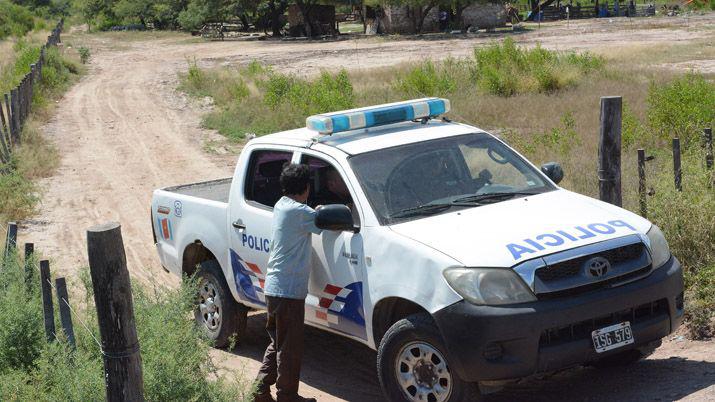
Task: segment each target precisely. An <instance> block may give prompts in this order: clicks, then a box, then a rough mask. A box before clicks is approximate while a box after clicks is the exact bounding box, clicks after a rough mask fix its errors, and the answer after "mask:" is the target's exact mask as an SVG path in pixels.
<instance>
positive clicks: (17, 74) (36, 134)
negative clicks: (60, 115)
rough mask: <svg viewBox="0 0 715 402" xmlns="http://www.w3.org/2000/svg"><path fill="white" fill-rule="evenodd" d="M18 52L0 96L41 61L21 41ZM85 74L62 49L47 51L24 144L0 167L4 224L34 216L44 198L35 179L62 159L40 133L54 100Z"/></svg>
mask: <svg viewBox="0 0 715 402" xmlns="http://www.w3.org/2000/svg"><path fill="white" fill-rule="evenodd" d="M15 53H16V58H15V62H14V64H13V65H12V66H10V67H8V68H6V69H4V70H3V72H2V74H0V75H1V76H2V77H3V80H0V93H5V92H9V89H10V88H11V87H14V86H16V85H17V83H19V82H20V80H21V78H22V77H23V76H24V75H25V74H27V72H29V71H30V65H31V64H32V63H35V62H36V61H37V60H38V58H39V55H40V48H39V46H32V45H30V44H28V43H27V42H24V41H18V42H17V44H16V45H15ZM82 71H83V70H82V69H81V67H80V64H79V63H78V62H77V61H76V60H73V59H72V58H71V56H69V55H67V54H63V53H61V52H60V50H59V49H57V48H55V47H52V48H48V49H47V50H46V53H45V66H44V67H43V70H42V79H41V80H40V82H39V84H38V85H37V86H36V87H35V91H34V93H33V100H32V102H33V106H32V107H33V109H32V115H31V116H30V118H29V119H28V120H27V121H26V122H25V125H24V127H23V131H22V133H21V139H22V141H21V145H20V146H19V147H15V149H14V152H13V159H12V160H11V161H10V163H8V164H5V165H0V171H1V172H3V173H0V195H1V196H2V199H3V202H2V203H0V219H2V221H7V220H21V219H25V218H27V217H28V216H31V215H32V214H33V213H34V211H35V206H36V205H37V202H38V201H39V200H40V197H39V192H38V191H37V190H38V189H37V187H36V186H35V185H34V184H33V180H34V179H37V178H41V177H45V176H47V175H48V174H50V173H51V172H52V170H53V169H54V167H55V166H56V163H57V160H58V157H57V155H56V151H55V149H54V147H53V146H52V145H51V144H50V143H48V142H47V141H46V140H45V139H44V138H43V136H42V135H41V134H40V126H41V122H43V121H45V120H46V119H47V118H49V111H50V109H51V105H52V104H53V102H52V100H54V99H56V98H58V97H59V96H61V94H62V93H64V92H65V91H66V90H67V88H69V86H70V85H72V83H74V82H75V81H76V79H77V78H78V77H79V75H80V74H81V73H82ZM5 87H7V88H5Z"/></svg>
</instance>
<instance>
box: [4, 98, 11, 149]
mask: <svg viewBox="0 0 715 402" xmlns="http://www.w3.org/2000/svg"><path fill="white" fill-rule="evenodd" d="M10 105H11V104H10V96H9V95H8V94H5V111H6V112H7V132H8V134H7V137H8V139H9V140H10V142H9V144H8V145H10V148H12V143H13V138H12V136H13V128H12V125H13V117H12V106H10Z"/></svg>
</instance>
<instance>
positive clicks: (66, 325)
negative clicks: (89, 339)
mask: <svg viewBox="0 0 715 402" xmlns="http://www.w3.org/2000/svg"><path fill="white" fill-rule="evenodd" d="M55 289H56V290H57V304H58V305H59V306H58V307H59V309H60V322H61V323H62V331H63V332H64V333H65V336H66V337H67V342H69V344H70V345H71V346H72V349H73V350H74V349H75V347H76V342H75V339H74V327H73V326H72V312H71V311H70V298H69V296H68V294H67V282H66V281H65V278H57V279H55Z"/></svg>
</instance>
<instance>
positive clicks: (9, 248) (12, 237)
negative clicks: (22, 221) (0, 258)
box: [5, 222, 17, 259]
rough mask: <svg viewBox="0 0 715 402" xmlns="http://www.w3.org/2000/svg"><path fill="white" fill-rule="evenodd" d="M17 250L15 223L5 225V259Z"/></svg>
mask: <svg viewBox="0 0 715 402" xmlns="http://www.w3.org/2000/svg"><path fill="white" fill-rule="evenodd" d="M16 248H17V223H15V222H9V223H8V224H7V236H6V237H5V258H6V259H7V258H8V257H9V256H10V254H12V253H13V252H14V251H15V249H16Z"/></svg>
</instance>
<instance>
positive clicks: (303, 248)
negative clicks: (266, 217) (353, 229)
mask: <svg viewBox="0 0 715 402" xmlns="http://www.w3.org/2000/svg"><path fill="white" fill-rule="evenodd" d="M280 184H281V188H282V189H283V194H284V196H283V197H282V198H281V199H280V200H278V202H277V203H276V205H275V207H274V208H273V227H272V236H271V238H272V239H273V240H272V241H271V245H270V256H269V258H268V272H267V273H266V282H265V289H264V292H265V295H266V305H267V310H268V322H267V323H266V330H267V331H268V335H269V336H270V338H271V343H270V344H269V345H268V347H267V348H266V353H265V355H264V356H263V365H262V366H261V368H260V369H259V370H258V377H257V378H256V383H257V387H256V391H255V396H254V400H255V401H256V402H268V401H273V397H272V396H271V392H270V387H271V385H273V384H276V388H277V395H278V402H310V401H312V402H315V399H314V398H304V397H302V396H299V395H298V385H299V381H300V365H301V360H302V358H303V320H304V318H305V297H306V296H307V295H308V279H309V276H310V258H311V241H310V238H311V234H313V233H315V234H320V232H321V230H320V229H318V228H317V227H316V226H315V211H314V210H313V209H312V208H310V207H309V206H307V205H306V204H305V203H306V201H307V200H308V193H309V191H310V186H309V184H310V171H309V169H308V166H307V165H298V164H289V165H286V166H285V167H284V168H283V172H282V173H281V177H280Z"/></svg>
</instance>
